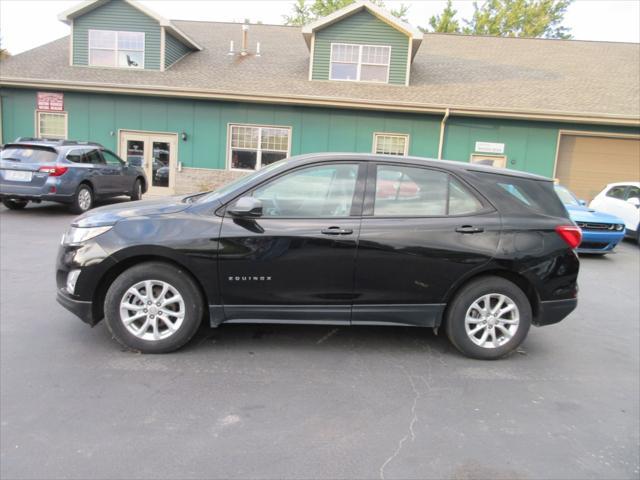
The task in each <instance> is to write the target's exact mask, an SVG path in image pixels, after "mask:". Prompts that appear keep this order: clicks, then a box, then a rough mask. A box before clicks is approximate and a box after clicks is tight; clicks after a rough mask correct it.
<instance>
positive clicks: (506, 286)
mask: <svg viewBox="0 0 640 480" xmlns="http://www.w3.org/2000/svg"><path fill="white" fill-rule="evenodd" d="M531 317H532V313H531V305H530V303H529V299H528V298H527V296H526V295H525V294H524V292H523V291H522V290H521V289H520V287H518V286H517V285H515V284H514V283H512V282H510V281H508V280H505V279H504V278H500V277H493V276H491V277H482V278H479V279H477V280H474V281H472V282H470V283H469V284H467V285H466V286H464V287H463V289H462V290H461V291H460V292H459V293H458V294H457V295H456V296H455V298H454V299H453V301H452V302H451V303H450V305H449V308H448V310H447V315H446V319H445V322H446V324H445V329H446V332H447V336H448V337H449V340H450V341H451V343H453V345H454V346H455V347H456V348H457V349H458V350H460V351H461V352H462V353H464V354H465V355H467V356H469V357H472V358H478V359H484V360H493V359H496V358H500V357H504V356H505V355H507V354H509V353H510V352H512V351H513V350H515V349H516V348H517V347H518V346H519V345H520V344H521V343H522V341H523V340H524V339H525V337H526V336H527V333H528V332H529V328H530V326H531Z"/></svg>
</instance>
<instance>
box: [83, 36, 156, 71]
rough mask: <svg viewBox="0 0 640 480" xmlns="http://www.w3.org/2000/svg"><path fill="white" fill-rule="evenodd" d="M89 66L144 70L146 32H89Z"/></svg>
mask: <svg viewBox="0 0 640 480" xmlns="http://www.w3.org/2000/svg"><path fill="white" fill-rule="evenodd" d="M89 65H91V66H94V67H120V68H144V32H116V31H111V30H89Z"/></svg>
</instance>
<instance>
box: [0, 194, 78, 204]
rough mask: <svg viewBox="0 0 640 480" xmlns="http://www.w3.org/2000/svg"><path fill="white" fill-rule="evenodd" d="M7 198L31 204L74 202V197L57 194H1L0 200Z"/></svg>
mask: <svg viewBox="0 0 640 480" xmlns="http://www.w3.org/2000/svg"><path fill="white" fill-rule="evenodd" d="M5 198H8V199H14V200H28V201H30V202H60V203H71V202H72V201H73V195H55V194H53V195H52V194H45V195H25V194H15V193H5V192H2V193H0V200H3V199H5Z"/></svg>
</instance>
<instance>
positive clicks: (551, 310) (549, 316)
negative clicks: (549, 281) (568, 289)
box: [533, 298, 578, 327]
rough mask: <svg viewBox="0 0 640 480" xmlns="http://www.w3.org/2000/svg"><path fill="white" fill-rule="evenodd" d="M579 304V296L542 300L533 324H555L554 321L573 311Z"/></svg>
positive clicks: (558, 320)
mask: <svg viewBox="0 0 640 480" xmlns="http://www.w3.org/2000/svg"><path fill="white" fill-rule="evenodd" d="M577 306H578V299H577V298H568V299H565V300H549V301H546V302H540V310H539V312H538V315H537V316H536V318H535V319H534V321H533V324H534V325H536V326H538V327H542V326H544V325H553V324H554V323H558V322H560V321H561V320H563V319H564V318H565V317H566V316H567V315H569V314H570V313H571V312H573V311H574V310H575V309H576V307H577Z"/></svg>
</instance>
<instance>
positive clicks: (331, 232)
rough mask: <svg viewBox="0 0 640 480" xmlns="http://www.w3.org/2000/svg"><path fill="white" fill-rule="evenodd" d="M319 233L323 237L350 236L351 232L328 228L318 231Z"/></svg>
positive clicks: (338, 228)
mask: <svg viewBox="0 0 640 480" xmlns="http://www.w3.org/2000/svg"><path fill="white" fill-rule="evenodd" d="M320 233H322V234H324V235H351V234H352V233H353V230H351V229H350V228H340V227H329V228H323V229H322V230H320Z"/></svg>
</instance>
